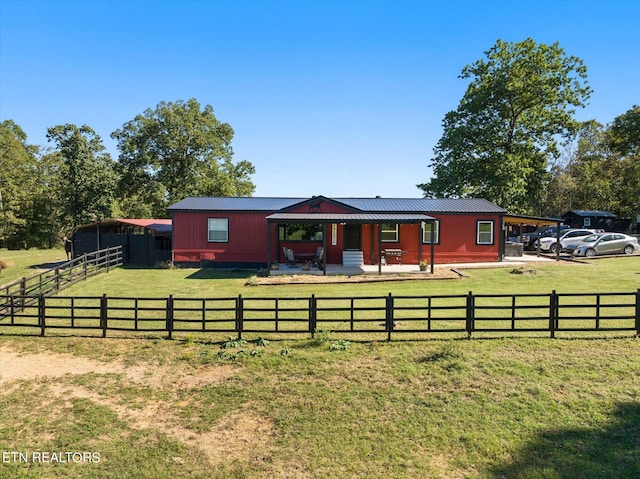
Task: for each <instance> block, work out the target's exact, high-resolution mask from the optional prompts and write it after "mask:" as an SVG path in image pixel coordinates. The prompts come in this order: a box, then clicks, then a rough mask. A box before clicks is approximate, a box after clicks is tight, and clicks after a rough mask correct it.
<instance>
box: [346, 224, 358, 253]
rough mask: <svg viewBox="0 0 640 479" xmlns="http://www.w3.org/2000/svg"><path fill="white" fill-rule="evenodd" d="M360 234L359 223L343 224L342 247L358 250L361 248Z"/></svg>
mask: <svg viewBox="0 0 640 479" xmlns="http://www.w3.org/2000/svg"><path fill="white" fill-rule="evenodd" d="M361 236H362V226H361V225H350V224H346V225H344V249H345V250H356V251H360V250H361V249H362V241H361Z"/></svg>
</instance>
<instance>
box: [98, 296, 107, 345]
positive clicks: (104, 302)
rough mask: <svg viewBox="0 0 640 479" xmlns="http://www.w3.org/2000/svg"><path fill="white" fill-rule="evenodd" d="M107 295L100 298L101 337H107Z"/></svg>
mask: <svg viewBox="0 0 640 479" xmlns="http://www.w3.org/2000/svg"><path fill="white" fill-rule="evenodd" d="M107 308H108V304H107V295H106V294H103V295H102V298H100V327H101V328H102V337H103V338H106V337H107Z"/></svg>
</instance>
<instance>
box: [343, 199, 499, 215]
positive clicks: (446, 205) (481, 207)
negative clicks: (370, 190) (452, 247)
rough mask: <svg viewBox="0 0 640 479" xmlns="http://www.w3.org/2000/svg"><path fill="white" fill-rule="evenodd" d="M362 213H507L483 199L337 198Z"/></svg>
mask: <svg viewBox="0 0 640 479" xmlns="http://www.w3.org/2000/svg"><path fill="white" fill-rule="evenodd" d="M336 201H340V202H342V203H344V204H346V205H349V206H352V207H354V208H358V209H360V210H362V211H380V212H383V211H403V212H412V211H421V212H428V213H506V210H504V209H502V208H500V207H499V206H496V205H494V204H493V203H491V202H490V201H488V200H485V199H483V198H336Z"/></svg>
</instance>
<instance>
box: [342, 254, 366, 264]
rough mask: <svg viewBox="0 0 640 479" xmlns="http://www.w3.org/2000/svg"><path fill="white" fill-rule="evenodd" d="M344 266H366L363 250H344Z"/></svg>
mask: <svg viewBox="0 0 640 479" xmlns="http://www.w3.org/2000/svg"><path fill="white" fill-rule="evenodd" d="M342 266H364V257H363V256H362V251H343V252H342Z"/></svg>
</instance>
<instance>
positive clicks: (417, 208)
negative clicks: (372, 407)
mask: <svg viewBox="0 0 640 479" xmlns="http://www.w3.org/2000/svg"><path fill="white" fill-rule="evenodd" d="M323 198H325V197H318V199H323ZM312 199H313V197H311V198H261V197H189V198H185V199H184V200H182V201H179V202H178V203H176V204H174V205H171V206H170V207H169V208H168V210H169V211H237V212H240V211H244V212H250V211H266V212H276V211H279V210H281V209H283V208H287V207H290V206H294V205H296V204H298V203H302V202H305V201H307V200H312ZM326 199H327V200H331V201H333V202H337V203H343V204H344V205H345V206H348V207H350V208H356V209H358V210H360V211H363V212H368V213H371V212H377V213H391V212H394V213H418V212H419V213H429V214H434V213H493V214H502V213H506V210H504V209H502V208H500V207H499V206H497V205H495V204H493V203H491V202H490V201H488V200H485V199H482V198H326Z"/></svg>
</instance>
